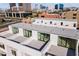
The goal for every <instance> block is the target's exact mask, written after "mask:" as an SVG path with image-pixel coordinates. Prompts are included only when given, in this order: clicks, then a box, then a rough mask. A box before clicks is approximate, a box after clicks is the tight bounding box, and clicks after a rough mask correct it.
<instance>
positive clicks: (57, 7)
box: [55, 4, 64, 10]
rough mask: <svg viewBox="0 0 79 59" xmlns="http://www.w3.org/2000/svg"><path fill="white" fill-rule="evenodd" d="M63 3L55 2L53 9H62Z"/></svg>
mask: <svg viewBox="0 0 79 59" xmlns="http://www.w3.org/2000/svg"><path fill="white" fill-rule="evenodd" d="M63 8H64V5H63V4H55V9H57V10H63Z"/></svg>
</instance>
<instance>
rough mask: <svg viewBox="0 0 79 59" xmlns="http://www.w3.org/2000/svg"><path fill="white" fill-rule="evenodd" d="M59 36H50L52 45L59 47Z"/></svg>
mask: <svg viewBox="0 0 79 59" xmlns="http://www.w3.org/2000/svg"><path fill="white" fill-rule="evenodd" d="M57 41H58V35H54V34H50V44H51V45H55V46H57Z"/></svg>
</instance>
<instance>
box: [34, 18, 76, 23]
mask: <svg viewBox="0 0 79 59" xmlns="http://www.w3.org/2000/svg"><path fill="white" fill-rule="evenodd" d="M39 19H40V20H53V21H72V22H77V19H62V18H59V19H57V18H33V20H39Z"/></svg>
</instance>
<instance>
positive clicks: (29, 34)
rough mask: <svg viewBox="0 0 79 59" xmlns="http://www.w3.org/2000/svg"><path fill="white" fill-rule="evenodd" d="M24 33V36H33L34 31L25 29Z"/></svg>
mask: <svg viewBox="0 0 79 59" xmlns="http://www.w3.org/2000/svg"><path fill="white" fill-rule="evenodd" d="M23 35H24V37H31V36H32V31H30V30H26V29H24V30H23Z"/></svg>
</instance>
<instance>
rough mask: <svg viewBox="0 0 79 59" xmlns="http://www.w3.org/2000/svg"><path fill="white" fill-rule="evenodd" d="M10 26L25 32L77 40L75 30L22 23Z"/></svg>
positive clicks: (78, 34) (78, 35) (78, 37)
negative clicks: (30, 31) (25, 30)
mask: <svg viewBox="0 0 79 59" xmlns="http://www.w3.org/2000/svg"><path fill="white" fill-rule="evenodd" d="M11 26H12V27H17V28H23V29H27V30H35V31H38V32H42V33H48V34H56V35H59V36H62V37H67V38H72V39H76V40H78V39H79V30H76V29H66V28H58V27H48V26H42V25H34V24H24V23H17V24H13V25H11Z"/></svg>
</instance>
